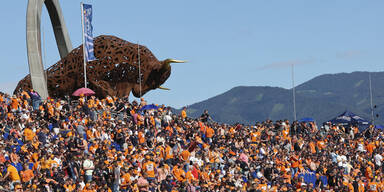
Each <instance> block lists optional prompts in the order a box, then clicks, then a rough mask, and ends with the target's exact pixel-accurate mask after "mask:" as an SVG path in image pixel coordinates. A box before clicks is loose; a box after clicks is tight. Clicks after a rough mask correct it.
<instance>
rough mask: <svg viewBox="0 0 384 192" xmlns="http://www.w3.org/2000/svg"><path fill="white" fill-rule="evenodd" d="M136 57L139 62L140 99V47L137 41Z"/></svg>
mask: <svg viewBox="0 0 384 192" xmlns="http://www.w3.org/2000/svg"><path fill="white" fill-rule="evenodd" d="M137 55H138V57H137V58H138V60H139V86H140V97H141V63H140V45H139V41H137Z"/></svg>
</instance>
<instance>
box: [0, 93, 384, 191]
mask: <svg viewBox="0 0 384 192" xmlns="http://www.w3.org/2000/svg"><path fill="white" fill-rule="evenodd" d="M144 106H147V102H146V101H145V100H144V99H141V100H139V101H138V102H136V101H133V102H129V101H128V98H115V97H111V96H107V97H106V98H96V97H93V96H90V97H83V96H81V97H79V98H76V99H73V100H72V101H71V100H70V99H69V98H67V99H55V98H48V99H47V100H44V101H42V100H40V97H39V95H38V94H37V93H36V92H34V91H33V90H28V91H22V92H20V93H18V94H16V95H13V96H9V95H7V94H0V131H1V134H0V136H1V138H0V191H48V192H55V191H68V192H71V191H82V192H93V191H98V192H99V191H100V192H102V191H108V192H109V191H112V192H115V191H122V192H125V191H134V192H136V191H167V192H173V191H187V192H194V191H261V192H266V191H272V192H276V191H315V192H320V191H355V192H362V191H384V177H383V169H384V167H383V165H382V163H383V162H382V161H383V155H384V154H383V149H384V148H383V146H384V142H383V133H382V132H381V131H380V130H377V129H374V128H373V127H372V126H371V127H369V128H367V129H366V130H365V131H364V132H359V129H358V127H356V126H352V125H348V126H341V125H331V124H324V126H321V127H317V126H316V124H315V123H313V122H308V123H305V122H302V123H298V122H289V121H288V120H278V121H271V120H265V121H264V122H257V123H255V124H254V125H242V124H234V125H228V124H221V123H217V122H214V121H213V120H212V118H211V117H210V115H209V113H208V111H204V112H203V114H202V115H201V117H199V118H191V117H189V116H188V115H187V109H186V108H183V110H182V111H181V113H180V114H179V113H173V112H172V110H171V108H169V107H165V106H158V105H151V106H152V107H150V108H146V110H141V109H142V108H143V107H144ZM234 115H235V114H234Z"/></svg>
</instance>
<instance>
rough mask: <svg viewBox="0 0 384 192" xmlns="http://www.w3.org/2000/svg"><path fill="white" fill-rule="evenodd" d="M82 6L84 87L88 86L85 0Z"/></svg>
mask: <svg viewBox="0 0 384 192" xmlns="http://www.w3.org/2000/svg"><path fill="white" fill-rule="evenodd" d="M80 6H81V26H82V30H83V32H82V36H83V60H84V87H85V88H87V62H86V59H85V36H84V24H85V23H84V9H83V2H81V3H80Z"/></svg>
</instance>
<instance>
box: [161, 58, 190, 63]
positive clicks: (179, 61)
mask: <svg viewBox="0 0 384 192" xmlns="http://www.w3.org/2000/svg"><path fill="white" fill-rule="evenodd" d="M186 62H187V61H182V60H176V59H166V60H165V61H164V63H167V64H170V63H186Z"/></svg>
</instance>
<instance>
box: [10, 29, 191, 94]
mask: <svg viewBox="0 0 384 192" xmlns="http://www.w3.org/2000/svg"><path fill="white" fill-rule="evenodd" d="M138 46H139V48H138ZM139 50H140V51H139ZM94 52H95V57H96V60H94V61H90V62H88V63H87V87H89V88H90V89H93V90H94V91H95V92H96V96H99V97H105V96H106V95H110V96H117V97H123V96H128V95H129V93H130V92H131V91H132V94H133V95H134V96H135V97H141V96H142V95H144V94H145V93H147V92H148V91H150V90H153V89H158V88H160V89H166V88H162V87H161V85H162V84H163V83H164V82H165V81H166V80H167V79H168V77H169V76H170V75H171V65H170V63H182V62H184V61H180V60H174V59H166V60H164V61H159V60H157V59H156V57H155V56H154V55H153V54H152V53H151V51H150V50H149V49H148V48H146V47H145V46H142V45H138V44H133V43H130V42H128V41H125V40H122V39H120V38H117V37H115V36H107V35H102V36H98V37H96V38H95V39H94ZM138 52H139V53H140V75H141V78H139V63H138V61H139V54H138ZM45 72H46V76H47V87H48V92H49V95H50V96H51V97H64V96H66V95H71V94H72V93H73V92H74V91H75V90H76V89H78V88H81V87H83V86H84V75H83V73H84V65H83V46H82V45H81V46H79V47H78V48H75V49H73V50H72V51H71V52H70V53H69V54H68V55H67V56H65V57H64V58H63V59H61V60H60V61H59V62H57V63H56V64H54V65H52V66H51V67H49V68H48V69H47V70H45ZM140 79H141V95H140V82H139V81H140ZM31 88H32V84H31V77H30V75H27V76H26V77H24V79H22V80H21V81H20V82H19V83H18V85H17V87H16V89H15V91H14V92H15V93H16V92H18V91H19V90H21V89H23V90H29V89H31Z"/></svg>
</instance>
